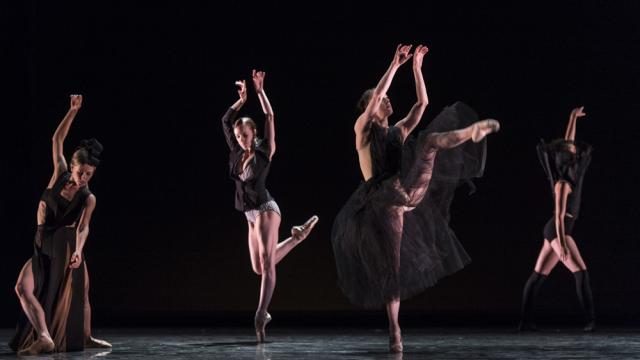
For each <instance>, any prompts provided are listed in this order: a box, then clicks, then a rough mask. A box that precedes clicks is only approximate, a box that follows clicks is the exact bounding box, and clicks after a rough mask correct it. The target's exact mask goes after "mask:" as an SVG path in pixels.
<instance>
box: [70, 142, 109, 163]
mask: <svg viewBox="0 0 640 360" xmlns="http://www.w3.org/2000/svg"><path fill="white" fill-rule="evenodd" d="M102 149H103V147H102V144H100V142H99V141H98V140H96V139H93V138H92V139H84V140H82V141H80V145H79V146H78V147H77V148H76V151H75V152H74V153H73V157H72V159H71V161H72V162H73V163H74V164H81V165H91V166H98V165H99V164H100V153H101V152H102Z"/></svg>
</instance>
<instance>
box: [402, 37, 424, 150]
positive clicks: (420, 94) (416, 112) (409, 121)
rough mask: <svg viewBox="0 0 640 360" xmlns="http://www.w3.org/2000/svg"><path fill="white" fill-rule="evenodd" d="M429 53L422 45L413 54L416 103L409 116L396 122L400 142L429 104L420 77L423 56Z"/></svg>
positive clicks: (413, 127) (411, 129) (418, 120)
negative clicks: (400, 135) (400, 137)
mask: <svg viewBox="0 0 640 360" xmlns="http://www.w3.org/2000/svg"><path fill="white" fill-rule="evenodd" d="M427 52H429V48H428V47H426V46H424V45H418V47H417V48H416V50H415V51H414V52H413V77H414V78H415V82H416V98H417V99H416V103H415V104H413V106H412V107H411V110H410V111H409V114H407V116H406V117H405V118H404V119H402V120H400V121H398V123H396V125H395V126H397V127H399V128H400V133H401V134H402V140H403V141H404V139H406V138H407V136H409V134H410V133H411V131H413V129H415V127H416V126H417V125H418V123H419V122H420V120H421V119H422V115H423V114H424V110H425V109H426V108H427V105H428V104H429V98H428V97H427V86H426V85H425V83H424V78H423V77H422V60H423V59H424V56H425V55H426V54H427Z"/></svg>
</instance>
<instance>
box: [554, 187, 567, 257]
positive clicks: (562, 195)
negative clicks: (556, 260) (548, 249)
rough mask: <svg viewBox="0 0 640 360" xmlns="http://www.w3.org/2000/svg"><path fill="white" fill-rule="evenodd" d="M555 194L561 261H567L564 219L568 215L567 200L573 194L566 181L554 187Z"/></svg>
mask: <svg viewBox="0 0 640 360" xmlns="http://www.w3.org/2000/svg"><path fill="white" fill-rule="evenodd" d="M553 190H554V193H555V216H554V217H555V223H556V233H557V234H558V241H560V254H559V255H560V259H561V260H562V261H564V260H566V259H567V256H568V254H569V247H568V246H567V238H566V234H565V227H564V217H565V215H566V214H567V198H568V197H569V194H570V193H571V186H570V185H569V183H568V182H566V181H558V182H556V184H555V186H554V189H553Z"/></svg>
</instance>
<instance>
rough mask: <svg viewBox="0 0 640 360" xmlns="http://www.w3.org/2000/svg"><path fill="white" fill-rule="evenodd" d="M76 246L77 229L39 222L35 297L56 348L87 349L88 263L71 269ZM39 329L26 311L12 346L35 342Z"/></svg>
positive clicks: (20, 347) (34, 265)
mask: <svg viewBox="0 0 640 360" xmlns="http://www.w3.org/2000/svg"><path fill="white" fill-rule="evenodd" d="M75 248H76V229H75V228H74V227H61V228H58V229H56V230H48V229H46V228H45V227H44V226H38V231H37V232H36V238H35V244H34V249H35V251H34V254H33V257H32V258H31V266H32V270H33V278H34V282H35V294H34V295H35V297H36V298H37V299H38V301H39V302H40V304H41V305H42V308H43V310H44V314H45V321H46V324H47V327H48V329H49V333H50V334H51V337H52V339H53V342H54V343H55V346H56V348H55V350H56V351H58V352H61V351H77V350H83V349H84V281H85V263H84V261H83V262H82V264H81V266H80V267H79V268H77V269H70V268H69V262H70V259H71V255H72V254H73V252H74V251H75ZM35 340H36V333H35V331H34V329H33V327H32V326H31V323H30V322H29V320H28V319H27V317H26V316H25V314H24V313H21V315H20V317H19V319H18V325H17V328H16V333H15V335H14V337H13V338H12V339H11V341H10V342H9V346H10V347H11V349H13V350H14V351H20V350H23V349H25V348H28V347H29V346H31V344H32V343H33V342H34V341H35Z"/></svg>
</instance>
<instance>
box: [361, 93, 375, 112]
mask: <svg viewBox="0 0 640 360" xmlns="http://www.w3.org/2000/svg"><path fill="white" fill-rule="evenodd" d="M374 91H375V89H374V88H371V89H369V90H367V91H365V92H364V93H363V94H362V96H360V100H358V105H357V106H358V110H359V111H360V112H361V113H362V112H364V111H365V109H366V108H367V105H369V102H370V101H371V97H373V92H374Z"/></svg>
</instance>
